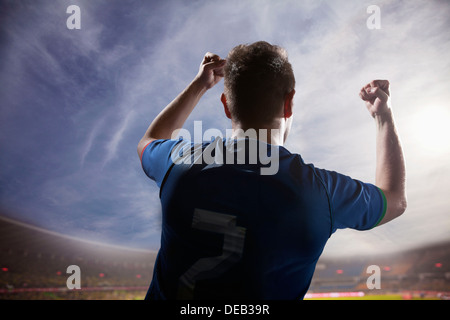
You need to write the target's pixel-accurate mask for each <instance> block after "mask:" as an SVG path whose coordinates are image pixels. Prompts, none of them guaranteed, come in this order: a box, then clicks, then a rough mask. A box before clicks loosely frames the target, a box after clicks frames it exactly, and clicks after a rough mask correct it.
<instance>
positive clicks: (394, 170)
mask: <svg viewBox="0 0 450 320" xmlns="http://www.w3.org/2000/svg"><path fill="white" fill-rule="evenodd" d="M359 95H360V97H361V99H362V100H364V101H365V103H366V106H367V109H368V110H369V112H370V114H371V115H372V117H373V118H374V119H375V122H376V128H377V138H376V141H377V142H376V148H377V150H376V182H375V184H376V185H377V187H379V188H380V189H381V190H382V191H383V193H384V194H385V196H386V201H387V210H386V214H385V216H384V218H383V220H382V221H381V222H380V223H379V225H380V224H384V223H386V222H388V221H391V220H392V219H395V218H397V217H398V216H400V215H401V214H403V212H404V211H405V210H406V205H407V201H406V170H405V160H404V157H403V151H402V146H401V143H400V139H399V136H398V133H397V129H396V126H395V122H394V115H393V112H392V109H391V106H390V92H389V81H387V80H375V81H372V82H371V83H369V84H367V85H366V86H364V87H363V88H362V89H361V91H360V94H359Z"/></svg>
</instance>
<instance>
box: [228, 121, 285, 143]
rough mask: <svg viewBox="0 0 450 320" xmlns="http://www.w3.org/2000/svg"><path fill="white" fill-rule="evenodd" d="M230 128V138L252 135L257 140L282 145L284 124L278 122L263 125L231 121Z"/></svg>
mask: <svg viewBox="0 0 450 320" xmlns="http://www.w3.org/2000/svg"><path fill="white" fill-rule="evenodd" d="M274 122H275V121H274ZM232 129H233V133H232V138H236V139H240V138H245V137H250V138H252V137H253V138H255V139H258V140H259V141H262V142H265V143H268V144H272V145H279V146H282V145H283V144H284V138H285V135H284V132H285V128H284V125H282V124H280V123H273V124H270V125H263V126H261V125H259V126H257V125H242V124H239V123H232ZM255 135H256V136H255Z"/></svg>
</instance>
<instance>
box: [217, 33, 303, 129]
mask: <svg viewBox="0 0 450 320" xmlns="http://www.w3.org/2000/svg"><path fill="white" fill-rule="evenodd" d="M224 86H225V96H226V98H227V105H228V109H229V110H230V113H231V116H232V118H233V119H235V120H237V121H239V122H241V123H245V124H267V123H271V122H272V121H273V119H274V118H275V117H276V114H277V113H278V112H279V111H280V110H279V106H280V103H281V102H282V101H284V99H285V97H286V95H287V94H288V93H289V92H291V91H292V90H293V89H294V87H295V77H294V72H293V70H292V66H291V64H290V63H289V60H288V56H287V52H286V50H285V49H283V48H282V47H279V46H276V45H271V44H270V43H268V42H265V41H259V42H255V43H252V44H250V45H246V44H241V45H238V46H236V47H234V48H233V49H232V50H231V51H230V52H229V54H228V57H227V64H226V66H225V76H224Z"/></svg>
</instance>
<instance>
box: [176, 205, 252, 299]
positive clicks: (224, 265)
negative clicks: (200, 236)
mask: <svg viewBox="0 0 450 320" xmlns="http://www.w3.org/2000/svg"><path fill="white" fill-rule="evenodd" d="M192 228H194V229H199V230H203V231H210V232H215V233H221V234H223V235H224V239H223V248H222V255H220V256H215V257H208V258H202V259H199V260H197V262H195V263H194V264H193V265H192V266H191V267H190V268H189V269H188V270H187V271H186V272H185V273H184V274H183V275H182V276H181V277H180V279H179V287H178V292H177V297H178V299H193V298H194V288H195V283H196V281H198V280H204V279H213V278H216V277H218V276H220V275H221V274H223V273H224V272H226V271H227V270H228V269H230V268H231V267H232V266H233V265H234V264H236V263H237V262H238V261H239V260H240V259H241V257H242V253H243V251H244V242H245V231H246V229H245V228H243V227H238V226H236V216H233V215H228V214H223V213H218V212H213V211H208V210H202V209H195V211H194V217H193V219H192Z"/></svg>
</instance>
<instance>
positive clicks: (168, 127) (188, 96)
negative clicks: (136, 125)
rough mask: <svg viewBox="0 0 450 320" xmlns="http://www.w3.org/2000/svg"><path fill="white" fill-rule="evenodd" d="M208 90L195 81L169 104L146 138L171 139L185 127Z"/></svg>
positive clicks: (154, 121) (148, 131) (149, 128)
mask: <svg viewBox="0 0 450 320" xmlns="http://www.w3.org/2000/svg"><path fill="white" fill-rule="evenodd" d="M205 92H206V89H205V88H204V87H202V86H201V85H199V84H198V83H197V82H196V81H195V80H194V81H192V82H191V83H190V84H189V85H188V86H187V87H186V89H184V90H183V92H181V93H180V94H179V95H178V96H177V97H176V98H175V99H174V100H173V101H172V102H171V103H169V104H168V105H167V106H166V107H165V108H164V109H163V110H162V111H161V112H160V113H159V115H158V116H157V117H156V118H155V119H154V120H153V121H152V123H151V124H150V126H149V127H148V129H147V131H146V133H145V135H144V138H143V139H145V138H148V139H170V138H171V137H172V135H173V133H174V132H175V131H176V130H177V129H180V128H182V127H183V125H184V123H185V122H186V119H187V118H188V117H189V115H190V114H191V112H192V110H193V109H194V108H195V106H196V105H197V103H198V102H199V100H200V98H201V97H202V96H203V94H204V93H205Z"/></svg>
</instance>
